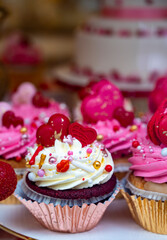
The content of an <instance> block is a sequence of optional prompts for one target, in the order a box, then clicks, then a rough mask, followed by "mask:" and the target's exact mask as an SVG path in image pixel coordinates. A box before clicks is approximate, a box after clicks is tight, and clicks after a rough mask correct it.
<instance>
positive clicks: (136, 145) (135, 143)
mask: <svg viewBox="0 0 167 240" xmlns="http://www.w3.org/2000/svg"><path fill="white" fill-rule="evenodd" d="M139 145H140V143H139V142H138V141H137V140H135V141H133V142H132V147H134V148H137V147H138V146H139Z"/></svg>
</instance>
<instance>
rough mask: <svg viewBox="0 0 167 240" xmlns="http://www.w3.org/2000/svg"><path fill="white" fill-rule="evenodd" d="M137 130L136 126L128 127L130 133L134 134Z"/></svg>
mask: <svg viewBox="0 0 167 240" xmlns="http://www.w3.org/2000/svg"><path fill="white" fill-rule="evenodd" d="M137 129H138V127H137V126H136V125H132V126H131V127H130V131H131V132H134V131H136V130H137Z"/></svg>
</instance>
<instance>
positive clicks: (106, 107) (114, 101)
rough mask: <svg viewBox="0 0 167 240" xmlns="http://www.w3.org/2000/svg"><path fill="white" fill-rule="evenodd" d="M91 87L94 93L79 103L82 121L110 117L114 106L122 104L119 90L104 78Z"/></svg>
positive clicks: (95, 120) (93, 120)
mask: <svg viewBox="0 0 167 240" xmlns="http://www.w3.org/2000/svg"><path fill="white" fill-rule="evenodd" d="M93 89H94V90H93V91H94V94H92V95H91V96H88V97H86V98H85V99H84V100H83V102H82V105H81V112H82V115H83V118H84V121H85V122H90V123H92V122H93V123H95V122H97V121H99V120H102V121H104V120H106V119H111V118H112V114H113V111H114V110H115V108H117V107H119V106H122V105H123V96H122V94H121V92H120V91H119V89H118V88H117V87H115V86H114V85H113V84H111V83H110V82H108V81H106V80H103V82H102V83H101V82H100V83H98V85H97V86H96V85H95V86H94V88H93Z"/></svg>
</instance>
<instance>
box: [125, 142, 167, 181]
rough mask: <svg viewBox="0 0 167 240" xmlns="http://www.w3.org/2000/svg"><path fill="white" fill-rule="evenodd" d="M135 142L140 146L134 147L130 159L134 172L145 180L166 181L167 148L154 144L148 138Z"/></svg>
mask: <svg viewBox="0 0 167 240" xmlns="http://www.w3.org/2000/svg"><path fill="white" fill-rule="evenodd" d="M135 142H136V144H137V145H138V146H137V147H136V146H135V147H132V151H133V156H132V157H131V158H130V159H129V162H130V163H131V164H132V166H131V167H130V169H131V170H133V174H134V175H135V176H138V177H143V178H144V180H145V181H150V182H154V183H166V182H167V148H166V147H164V145H160V146H158V145H155V144H153V143H152V142H151V141H150V140H149V139H148V138H139V139H138V141H135ZM132 145H133V143H132Z"/></svg>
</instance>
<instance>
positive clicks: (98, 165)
mask: <svg viewBox="0 0 167 240" xmlns="http://www.w3.org/2000/svg"><path fill="white" fill-rule="evenodd" d="M100 166H101V163H100V162H99V161H95V162H94V163H93V167H94V168H95V169H99V168H100Z"/></svg>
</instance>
